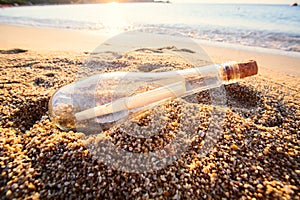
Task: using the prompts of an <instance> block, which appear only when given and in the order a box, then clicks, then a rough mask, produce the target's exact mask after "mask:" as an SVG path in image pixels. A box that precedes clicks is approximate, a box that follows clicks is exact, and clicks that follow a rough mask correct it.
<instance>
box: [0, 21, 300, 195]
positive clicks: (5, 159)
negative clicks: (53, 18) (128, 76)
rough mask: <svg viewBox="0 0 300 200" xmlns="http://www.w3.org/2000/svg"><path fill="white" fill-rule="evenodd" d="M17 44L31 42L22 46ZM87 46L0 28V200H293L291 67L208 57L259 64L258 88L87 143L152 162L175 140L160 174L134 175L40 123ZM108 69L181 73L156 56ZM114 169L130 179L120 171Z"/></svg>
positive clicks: (241, 55) (290, 63) (187, 102)
mask: <svg viewBox="0 0 300 200" xmlns="http://www.w3.org/2000/svg"><path fill="white" fill-rule="evenodd" d="M20 32H22V36H24V35H26V36H28V37H22V38H21V37H20ZM40 33H43V34H40ZM2 34H3V35H2ZM4 35H5V37H4ZM83 35H84V36H86V39H84V42H83V43H81V40H80V38H82V36H83ZM93 37H95V38H93ZM101 37H102V36H101ZM91 38H92V39H91ZM91 38H90V37H87V35H85V33H78V32H71V31H62V30H55V29H36V28H26V27H13V26H4V25H1V39H0V40H1V42H0V47H1V48H0V49H1V51H0V57H1V59H0V62H1V67H0V93H1V95H0V98H1V101H0V116H1V119H0V148H1V150H0V152H1V153H0V155H1V156H0V164H1V170H0V174H1V179H0V191H1V192H0V194H1V198H8V199H11V198H19V199H26V198H27V199H30V198H33V199H39V198H40V199H50V198H51V199H53V198H56V199H63V198H72V199H74V198H80V199H83V198H89V199H95V198H101V199H103V198H105V199H108V198H110V199H131V198H138V199H149V198H151V199H202V198H206V199H221V198H224V199H240V198H241V199H251V198H252V199H253V198H255V199H299V198H300V196H299V193H300V191H299V180H300V171H299V126H300V109H299V105H300V104H299V103H300V102H299V101H300V100H299V98H300V96H299V89H300V88H299V85H300V84H299V80H300V79H299V76H298V75H297V72H299V70H297V68H296V67H297V64H299V59H298V58H296V57H294V56H283V55H275V54H272V53H269V54H268V53H261V52H260V53H258V52H249V51H246V50H232V49H230V48H229V49H225V48H217V47H215V46H213V45H212V46H206V47H204V48H207V52H208V53H209V54H211V55H213V56H212V58H213V59H214V60H216V61H217V62H221V61H227V60H228V59H230V60H231V59H235V60H237V61H241V60H245V59H253V58H255V59H257V60H260V61H261V63H263V64H260V66H259V67H260V68H259V69H260V70H259V74H258V75H257V76H255V77H250V78H246V79H244V80H242V81H240V82H238V83H235V84H230V85H227V86H225V87H223V88H222V90H221V91H223V92H225V94H226V95H225V96H226V99H225V101H221V102H220V101H217V99H215V98H214V96H211V95H212V94H215V93H216V92H218V90H210V91H204V92H200V93H198V94H195V95H191V96H188V97H186V98H184V99H176V100H173V101H171V102H167V103H165V104H162V105H161V106H158V107H156V108H154V109H152V110H150V111H148V112H146V113H143V114H141V115H139V116H137V117H135V118H133V119H131V120H126V121H125V122H123V123H122V124H119V125H115V126H111V127H110V129H108V130H106V131H104V132H102V133H101V134H99V135H97V137H96V139H97V140H93V144H94V145H99V144H102V143H104V144H107V143H106V142H107V141H111V142H112V143H113V144H115V145H116V146H117V147H120V148H121V149H125V150H126V151H128V152H136V153H138V155H140V154H141V153H149V152H155V151H158V150H159V149H161V148H164V147H165V146H166V145H167V144H168V143H170V141H172V140H176V141H177V144H178V146H177V148H178V149H180V147H182V146H184V145H187V147H186V148H184V149H182V148H181V150H183V152H181V154H179V156H178V154H176V149H169V150H168V154H167V155H165V159H163V158H160V160H158V159H159V158H157V157H155V158H154V159H156V160H157V163H158V164H157V166H161V168H160V169H154V170H149V171H144V172H140V171H138V169H141V165H139V166H137V165H136V164H137V163H134V162H132V160H131V161H130V160H129V161H128V163H125V162H123V161H124V160H122V159H121V158H119V159H116V158H118V157H117V156H115V155H116V154H117V155H119V154H118V153H119V152H116V154H115V155H113V153H112V152H111V151H110V150H111V149H110V148H109V147H107V146H105V145H102V146H101V147H104V148H103V149H100V151H97V150H93V149H91V148H89V146H88V145H87V141H86V138H84V135H83V134H81V133H78V132H73V131H67V132H64V131H61V130H60V129H59V128H57V127H56V126H55V125H54V124H53V122H52V121H51V120H50V119H49V117H48V114H49V113H48V101H49V98H50V96H51V94H52V93H53V92H54V91H55V90H57V89H58V88H60V87H61V86H63V85H66V84H68V83H71V82H72V81H74V80H75V79H76V73H77V72H78V70H80V68H81V67H82V65H83V63H85V61H86V59H87V58H88V57H89V56H90V52H92V51H93V48H95V47H94V46H93V44H94V41H96V40H97V41H99V40H101V38H100V39H99V36H95V35H93V36H91ZM102 40H103V41H104V38H103V37H102ZM57 41H64V42H57ZM77 44H78V45H79V46H78V45H77ZM56 45H57V46H56ZM84 45H86V46H84ZM14 48H20V49H15V50H12V49H14ZM22 49H23V50H22ZM224 52H226V53H224ZM235 56H236V57H235ZM276 59H279V60H280V62H276ZM107 62H109V61H107ZM272 62H273V63H274V65H272ZM259 63H260V62H259ZM279 63H280V65H279ZM281 63H283V64H281ZM114 64H115V65H114V66H115V67H114V68H112V67H108V68H106V69H105V71H120V70H121V71H147V72H149V71H166V70H172V69H182V68H186V67H189V66H188V65H185V64H184V63H183V61H181V60H179V59H176V58H171V57H168V56H167V55H165V51H164V50H158V49H152V50H151V51H150V50H149V49H148V50H143V51H139V52H133V53H132V54H130V55H129V56H128V55H127V56H122V57H118V58H117V60H116V61H115V62H114ZM108 66H110V65H108ZM146 66H147V67H146ZM273 66H274V67H273ZM219 92H220V90H219ZM216 101H217V103H216ZM149 130H151V131H150V132H149ZM214 133H217V134H214ZM148 134H151V136H150V137H148V138H147V137H146V139H145V138H142V139H139V138H137V137H136V136H140V135H142V136H147V135H148ZM187 135H188V136H193V137H191V138H187V137H186V136H187ZM92 137H94V136H92ZM209 138H211V141H213V142H210V143H209V144H213V145H212V146H210V147H209V146H207V144H208V143H206V142H207V141H210V140H209ZM206 149H207V150H208V151H205V150H206ZM174 152H175V153H174ZM171 155H177V156H178V157H175V158H174V159H172V156H171ZM114 156H115V157H114ZM99 158H101V159H103V158H105V160H104V161H103V160H101V159H99ZM156 160H155V161H156ZM145 163H147V160H145ZM120 165H121V167H122V165H123V166H125V167H131V168H130V169H131V170H132V169H135V170H136V171H135V172H132V171H130V170H128V168H127V169H126V168H124V170H123V171H122V170H120V169H121V168H120ZM143 167H145V168H144V169H147V166H146V164H145V166H143ZM142 169H143V168H142Z"/></svg>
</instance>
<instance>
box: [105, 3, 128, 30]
mask: <svg viewBox="0 0 300 200" xmlns="http://www.w3.org/2000/svg"><path fill="white" fill-rule="evenodd" d="M107 13H109V14H108V15H106V16H103V17H104V18H105V20H104V26H105V27H107V28H108V29H109V33H110V34H118V33H120V32H122V31H123V30H124V28H125V27H126V26H127V22H126V19H124V15H123V11H122V9H121V7H120V4H119V3H118V2H117V1H110V3H109V4H107Z"/></svg>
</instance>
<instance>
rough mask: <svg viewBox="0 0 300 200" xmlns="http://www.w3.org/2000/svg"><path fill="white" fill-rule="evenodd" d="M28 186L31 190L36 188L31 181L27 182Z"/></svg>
mask: <svg viewBox="0 0 300 200" xmlns="http://www.w3.org/2000/svg"><path fill="white" fill-rule="evenodd" d="M28 188H29V189H31V190H35V189H36V187H35V185H33V183H29V184H28Z"/></svg>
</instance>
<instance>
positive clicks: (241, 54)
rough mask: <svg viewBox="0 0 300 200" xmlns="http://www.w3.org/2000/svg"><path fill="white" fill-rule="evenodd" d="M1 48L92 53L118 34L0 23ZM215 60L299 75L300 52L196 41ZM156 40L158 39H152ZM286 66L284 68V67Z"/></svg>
mask: <svg viewBox="0 0 300 200" xmlns="http://www.w3.org/2000/svg"><path fill="white" fill-rule="evenodd" d="M0 29H1V35H2V37H1V38H0V48H1V49H2V50H7V49H13V48H23V49H26V50H33V51H43V52H44V51H69V52H92V51H93V50H94V49H95V48H96V47H97V46H98V45H99V44H102V43H103V42H105V41H106V40H107V39H109V38H111V37H112V36H113V35H117V34H116V33H114V34H112V33H98V32H97V33H92V32H88V31H87V32H85V31H77V30H66V29H56V28H41V27H26V26H17V25H4V24H0ZM194 41H195V42H196V43H197V44H199V45H200V46H201V47H202V48H203V49H204V51H206V52H207V54H208V56H209V57H210V58H211V59H212V60H213V62H216V63H218V62H225V61H231V60H235V61H244V60H249V59H253V60H256V61H257V62H258V63H259V65H261V66H262V67H264V68H267V69H269V70H272V71H273V70H274V71H276V72H279V73H282V72H283V73H285V74H287V75H290V76H296V77H299V76H300V70H299V63H300V53H298V52H284V51H281V50H276V49H265V48H261V47H250V46H243V45H236V44H228V43H217V42H210V41H203V40H194ZM153 42H155V40H154V41H153ZM283 66H284V67H283Z"/></svg>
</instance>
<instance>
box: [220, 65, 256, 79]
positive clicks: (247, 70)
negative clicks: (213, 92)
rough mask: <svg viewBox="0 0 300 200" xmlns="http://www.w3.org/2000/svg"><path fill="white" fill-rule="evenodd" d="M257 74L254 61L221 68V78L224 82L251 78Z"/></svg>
mask: <svg viewBox="0 0 300 200" xmlns="http://www.w3.org/2000/svg"><path fill="white" fill-rule="evenodd" d="M257 73H258V67H257V63H256V61H254V60H250V61H248V62H243V63H228V64H223V65H222V68H221V78H222V80H223V81H226V82H232V81H234V80H237V79H241V78H245V77H249V76H253V75H256V74H257Z"/></svg>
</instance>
